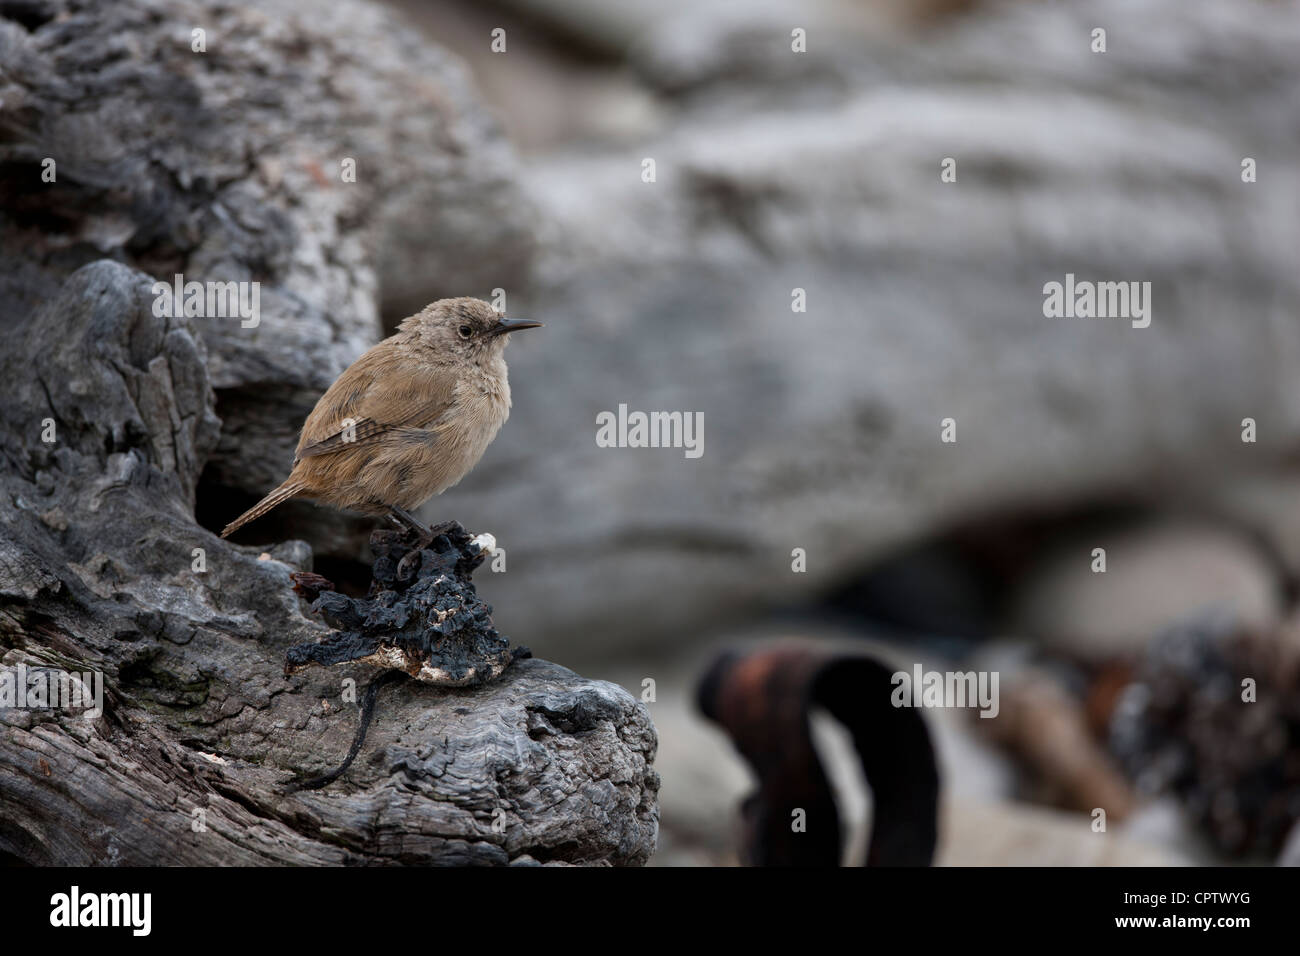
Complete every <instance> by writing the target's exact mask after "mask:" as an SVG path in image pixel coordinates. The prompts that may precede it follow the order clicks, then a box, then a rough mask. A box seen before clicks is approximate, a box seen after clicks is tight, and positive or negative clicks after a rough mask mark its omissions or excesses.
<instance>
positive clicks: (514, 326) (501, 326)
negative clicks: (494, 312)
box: [488, 319, 542, 338]
mask: <svg viewBox="0 0 1300 956" xmlns="http://www.w3.org/2000/svg"><path fill="white" fill-rule="evenodd" d="M541 327H542V323H540V322H507V321H506V320H505V319H502V320H501V321H500V322H498V323H497V324H496V327H495V328H493V329H492V330H491V331H489V332H488V336H489V337H491V338H495V337H496V336H498V335H505V334H506V333H507V332H518V331H519V330H520V329H540V328H541Z"/></svg>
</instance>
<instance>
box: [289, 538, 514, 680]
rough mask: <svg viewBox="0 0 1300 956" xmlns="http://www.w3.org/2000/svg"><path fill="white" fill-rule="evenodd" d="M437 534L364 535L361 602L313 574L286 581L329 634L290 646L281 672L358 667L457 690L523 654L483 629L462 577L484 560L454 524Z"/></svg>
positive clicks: (483, 619)
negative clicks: (370, 555)
mask: <svg viewBox="0 0 1300 956" xmlns="http://www.w3.org/2000/svg"><path fill="white" fill-rule="evenodd" d="M437 530H438V531H439V532H440V533H439V534H437V535H436V536H435V537H434V538H433V539H432V540H431V541H430V542H429V543H428V544H427V545H425V546H424V547H419V545H420V543H421V542H420V541H419V540H418V538H417V535H416V533H415V532H412V531H376V532H375V533H374V534H373V535H371V538H370V547H371V550H372V551H373V552H374V555H375V560H374V563H373V566H372V570H371V574H372V580H371V582H370V588H369V590H368V591H367V593H366V596H365V597H364V598H355V597H350V596H348V595H346V594H341V593H339V592H338V591H335V590H333V585H332V584H331V583H330V582H329V581H328V580H327V579H325V578H323V577H321V576H320V575H316V574H297V575H295V576H294V589H295V590H296V591H297V592H298V593H299V594H300V595H302V596H303V597H305V598H307V599H309V600H311V602H312V605H311V609H312V611H313V612H315V613H316V614H319V615H320V617H321V618H323V619H324V620H325V622H326V623H327V624H329V625H330V626H331V627H332V628H334V629H335V630H336V631H337V632H338V633H336V634H335V635H333V636H332V637H330V638H328V639H326V640H324V641H321V642H319V643H313V644H296V645H294V646H293V647H291V648H289V650H288V652H287V653H286V655H285V673H286V674H292V673H294V672H296V671H298V670H300V669H301V668H303V667H306V666H308V665H311V664H318V665H321V666H331V665H334V664H346V663H353V662H359V663H365V664H373V665H375V666H378V667H381V668H386V669H390V670H398V671H402V672H403V673H405V674H408V675H409V676H411V677H414V678H415V679H416V680H420V681H424V682H426V683H431V684H442V685H447V686H453V687H466V686H474V685H477V684H482V683H485V682H487V681H489V680H492V679H493V678H495V677H497V676H499V675H500V674H501V672H502V671H504V670H505V669H506V667H508V666H509V665H510V663H511V661H513V660H516V659H518V658H520V657H526V656H530V655H529V653H528V651H527V649H526V648H519V649H516V650H514V651H512V650H511V649H510V642H509V640H508V639H507V638H505V637H503V636H502V635H501V634H500V633H498V632H497V629H496V627H495V625H494V624H493V622H492V608H491V607H490V606H489V605H488V604H486V603H484V602H483V601H482V600H480V598H479V596H478V594H477V592H476V591H475V589H474V584H473V581H472V580H471V575H472V574H473V573H474V571H475V570H476V569H477V568H478V567H479V566H480V565H481V564H482V563H483V561H484V559H485V558H486V554H485V553H484V552H483V550H482V549H481V548H480V547H479V545H478V544H476V543H474V540H473V539H472V538H471V536H470V534H469V533H468V532H466V531H465V529H464V528H463V527H461V526H460V525H459V524H457V523H455V522H452V523H451V524H448V525H443V526H440V527H439V528H438V529H437Z"/></svg>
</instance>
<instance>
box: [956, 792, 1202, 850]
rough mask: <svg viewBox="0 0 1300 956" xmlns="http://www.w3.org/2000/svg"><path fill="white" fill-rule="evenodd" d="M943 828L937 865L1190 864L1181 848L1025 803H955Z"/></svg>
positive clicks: (1078, 816)
mask: <svg viewBox="0 0 1300 956" xmlns="http://www.w3.org/2000/svg"><path fill="white" fill-rule="evenodd" d="M943 809H944V815H943V822H942V825H941V826H940V828H939V832H940V834H941V840H940V844H939V858H938V861H937V864H938V865H939V866H1191V865H1194V863H1195V860H1194V859H1192V858H1191V857H1189V856H1187V855H1185V854H1183V853H1181V852H1179V851H1178V850H1177V849H1171V848H1169V847H1165V846H1161V845H1159V844H1151V843H1144V842H1141V841H1139V840H1135V839H1129V838H1128V837H1126V836H1125V835H1124V834H1122V833H1119V832H1114V833H1112V832H1107V833H1095V832H1093V830H1092V818H1091V817H1090V816H1089V815H1088V814H1083V813H1065V812H1062V811H1060V810H1048V809H1044V808H1042V807H1036V806H1032V805H1030V804H1024V803H1014V802H1007V803H976V802H968V801H952V802H949V803H947V804H945V805H944V808H943Z"/></svg>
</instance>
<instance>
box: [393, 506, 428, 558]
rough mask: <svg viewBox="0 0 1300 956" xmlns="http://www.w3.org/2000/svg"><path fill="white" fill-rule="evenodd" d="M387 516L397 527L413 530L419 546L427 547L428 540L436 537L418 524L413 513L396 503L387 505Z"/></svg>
mask: <svg viewBox="0 0 1300 956" xmlns="http://www.w3.org/2000/svg"><path fill="white" fill-rule="evenodd" d="M388 517H389V519H391V520H392V521H393V522H395V523H396V524H397V525H398V526H399V527H402V528H405V529H406V530H407V531H414V532H415V533H416V535H417V536H418V537H419V539H420V541H421V544H420V547H421V548H426V547H428V546H429V542H430V541H432V540H433V539H434V538H435V537H437V536H436V535H435V534H433V533H432V532H431V531H430V530H429V529H428V528H426V527H425V526H424V525H422V524H420V522H419V520H417V519H416V517H415V515H413V514H411V513H410V512H409V511H407V510H406V509H405V508H402V507H400V506H398V505H389V507H388ZM417 550H418V549H417Z"/></svg>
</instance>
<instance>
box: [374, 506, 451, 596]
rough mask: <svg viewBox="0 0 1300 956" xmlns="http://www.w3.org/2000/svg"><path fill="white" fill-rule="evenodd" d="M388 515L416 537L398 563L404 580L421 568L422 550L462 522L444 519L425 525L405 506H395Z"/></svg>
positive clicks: (399, 576)
mask: <svg viewBox="0 0 1300 956" xmlns="http://www.w3.org/2000/svg"><path fill="white" fill-rule="evenodd" d="M388 517H389V518H390V519H391V520H392V521H394V522H395V523H397V524H398V525H399V526H401V527H402V528H403V529H404V530H406V531H407V532H409V533H411V534H413V535H414V539H415V540H414V541H413V542H412V545H411V550H410V551H408V552H407V553H406V554H405V555H403V557H402V560H401V561H399V562H398V563H397V576H398V578H399V579H400V580H403V581H404V580H408V579H409V578H410V577H411V576H412V575H413V574H414V573H415V571H416V570H417V569H418V568H419V563H420V552H421V551H423V550H424V549H425V548H427V547H428V546H429V545H431V544H432V543H433V542H434V539H436V538H437V537H438V536H439V535H443V534H446V533H448V532H449V531H454V530H456V529H458V528H460V523H459V522H457V521H444V522H442V523H441V524H436V525H432V526H430V527H425V526H424V525H422V524H421V523H420V522H419V521H418V520H416V518H415V516H414V515H412V514H411V513H410V512H409V511H407V510H406V509H405V508H398V507H393V508H392V509H391V510H390V512H389V514H388ZM462 530H463V529H462Z"/></svg>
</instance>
